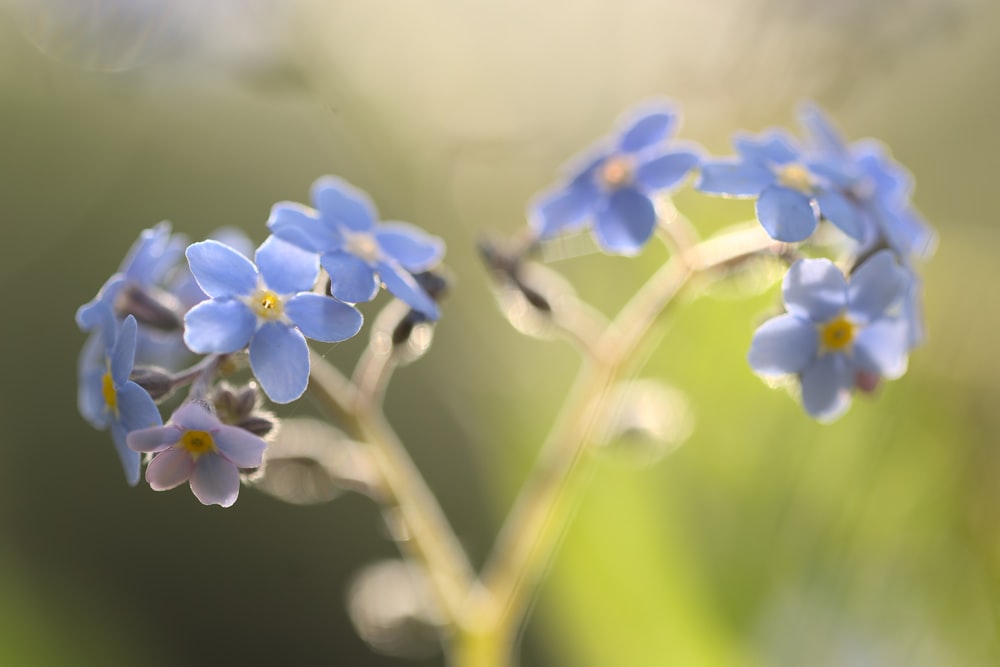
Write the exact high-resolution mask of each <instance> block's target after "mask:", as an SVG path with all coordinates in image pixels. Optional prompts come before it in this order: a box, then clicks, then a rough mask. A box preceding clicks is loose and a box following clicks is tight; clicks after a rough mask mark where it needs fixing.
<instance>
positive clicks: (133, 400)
mask: <svg viewBox="0 0 1000 667" xmlns="http://www.w3.org/2000/svg"><path fill="white" fill-rule="evenodd" d="M118 414H119V415H120V420H119V421H120V422H121V425H122V426H123V427H124V428H125V431H126V432H131V431H135V430H138V429H140V428H149V427H151V426H160V425H162V424H163V418H162V417H161V416H160V411H159V410H158V409H157V407H156V403H154V402H153V399H152V398H150V397H149V394H148V393H146V390H145V389H143V388H142V387H140V386H139V385H137V384H136V383H135V382H126V383H125V386H124V387H122V388H121V389H119V390H118Z"/></svg>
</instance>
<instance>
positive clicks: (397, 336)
mask: <svg viewBox="0 0 1000 667" xmlns="http://www.w3.org/2000/svg"><path fill="white" fill-rule="evenodd" d="M413 315H420V313H417V312H416V311H413V310H411V311H410V312H409V313H407V315H406V317H404V318H403V319H402V320H400V321H399V324H397V325H396V327H395V328H394V329H393V330H392V345H393V347H398V346H400V345H403V344H404V343H406V341H408V340H409V339H410V334H412V333H413V328H414V327H416V326H417V320H416V318H414V317H412V316H413ZM421 317H422V316H421ZM424 319H426V318H424Z"/></svg>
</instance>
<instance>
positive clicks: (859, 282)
mask: <svg viewBox="0 0 1000 667" xmlns="http://www.w3.org/2000/svg"><path fill="white" fill-rule="evenodd" d="M909 283H910V275H909V274H908V273H907V272H906V270H905V269H903V268H902V267H901V266H900V265H899V264H897V263H896V258H895V257H894V256H893V254H892V251H891V250H881V251H879V252H877V253H875V254H874V255H872V256H871V257H869V258H868V259H867V260H865V263H864V264H862V265H861V266H859V267H858V268H857V269H856V270H855V271H854V273H852V274H851V282H850V285H849V286H848V288H847V303H848V306H847V308H848V311H850V313H851V316H852V319H854V320H856V321H857V322H860V323H865V322H871V321H873V320H877V319H879V318H880V317H883V316H884V315H885V313H886V311H887V310H889V309H890V308H891V307H892V306H894V305H896V304H897V303H899V302H900V301H901V300H902V298H903V296H904V295H905V294H906V290H907V287H909Z"/></svg>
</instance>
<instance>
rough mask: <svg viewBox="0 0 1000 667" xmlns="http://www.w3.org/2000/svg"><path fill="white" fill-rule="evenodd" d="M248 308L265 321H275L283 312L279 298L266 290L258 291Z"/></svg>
mask: <svg viewBox="0 0 1000 667" xmlns="http://www.w3.org/2000/svg"><path fill="white" fill-rule="evenodd" d="M250 306H251V307H252V308H253V312H255V313H257V317H259V318H261V319H265V320H276V319H278V318H280V317H281V314H282V313H283V312H284V307H283V306H282V303H281V297H280V296H278V295H277V294H275V293H274V292H272V291H271V290H268V289H261V290H258V291H257V292H256V293H255V294H254V295H253V297H252V298H251V301H250Z"/></svg>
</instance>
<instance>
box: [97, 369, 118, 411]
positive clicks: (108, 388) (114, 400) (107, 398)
mask: <svg viewBox="0 0 1000 667" xmlns="http://www.w3.org/2000/svg"><path fill="white" fill-rule="evenodd" d="M101 395H102V396H104V403H105V405H107V406H108V408H109V409H110V410H111V411H112V412H114V413H115V414H118V392H116V391H115V381H114V380H112V379H111V371H108V372H107V373H105V374H104V377H103V378H102V380H101Z"/></svg>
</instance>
